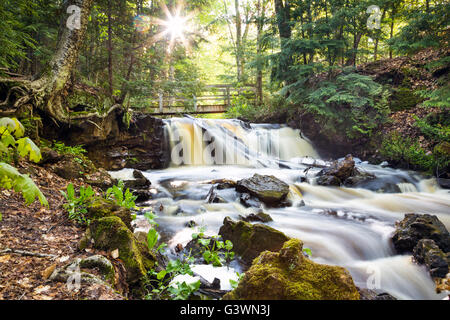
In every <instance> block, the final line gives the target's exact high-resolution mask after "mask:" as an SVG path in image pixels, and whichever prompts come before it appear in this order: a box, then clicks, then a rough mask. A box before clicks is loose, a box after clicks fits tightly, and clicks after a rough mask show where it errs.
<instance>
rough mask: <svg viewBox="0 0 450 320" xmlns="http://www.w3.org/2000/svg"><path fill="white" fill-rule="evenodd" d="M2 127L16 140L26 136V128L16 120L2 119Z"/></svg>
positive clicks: (0, 122)
mask: <svg viewBox="0 0 450 320" xmlns="http://www.w3.org/2000/svg"><path fill="white" fill-rule="evenodd" d="M0 127H4V128H7V129H8V130H9V132H11V133H14V136H15V137H16V138H20V137H23V135H24V134H25V128H24V126H23V125H22V124H21V123H20V122H19V120H17V119H16V118H0Z"/></svg>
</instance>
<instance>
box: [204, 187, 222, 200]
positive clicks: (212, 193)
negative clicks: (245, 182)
mask: <svg viewBox="0 0 450 320" xmlns="http://www.w3.org/2000/svg"><path fill="white" fill-rule="evenodd" d="M206 202H207V203H226V201H225V200H224V199H223V198H222V197H221V196H219V195H217V192H216V191H215V187H214V186H213V187H211V189H209V192H208V194H207V195H206Z"/></svg>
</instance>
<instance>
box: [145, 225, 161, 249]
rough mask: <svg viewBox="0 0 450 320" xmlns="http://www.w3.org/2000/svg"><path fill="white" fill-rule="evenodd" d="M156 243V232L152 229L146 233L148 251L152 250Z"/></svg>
mask: <svg viewBox="0 0 450 320" xmlns="http://www.w3.org/2000/svg"><path fill="white" fill-rule="evenodd" d="M156 242H158V232H157V231H156V229H154V228H152V229H150V230H149V231H148V233H147V245H148V248H149V249H153V248H154V247H155V245H156Z"/></svg>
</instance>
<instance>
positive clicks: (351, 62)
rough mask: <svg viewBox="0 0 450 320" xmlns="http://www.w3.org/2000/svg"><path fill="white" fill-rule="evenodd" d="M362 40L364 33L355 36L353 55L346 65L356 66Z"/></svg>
mask: <svg viewBox="0 0 450 320" xmlns="http://www.w3.org/2000/svg"><path fill="white" fill-rule="evenodd" d="M361 38H362V33H356V34H354V35H353V48H352V49H353V52H352V55H351V56H350V58H349V59H348V60H347V63H346V65H347V66H351V65H353V66H356V58H357V55H358V48H359V43H360V41H361Z"/></svg>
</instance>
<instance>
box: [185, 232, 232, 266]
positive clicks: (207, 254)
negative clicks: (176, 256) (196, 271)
mask: <svg viewBox="0 0 450 320" xmlns="http://www.w3.org/2000/svg"><path fill="white" fill-rule="evenodd" d="M192 239H194V240H197V242H198V243H199V244H200V245H201V246H202V251H203V252H202V257H203V259H204V260H205V262H206V263H207V264H212V265H213V266H215V267H221V266H222V265H223V264H224V263H229V262H230V261H231V260H233V259H234V256H235V253H234V252H233V251H231V250H232V249H233V243H232V242H231V241H230V240H226V241H222V240H220V237H219V236H212V237H210V238H205V236H204V229H203V228H202V229H200V232H199V233H194V234H192Z"/></svg>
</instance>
